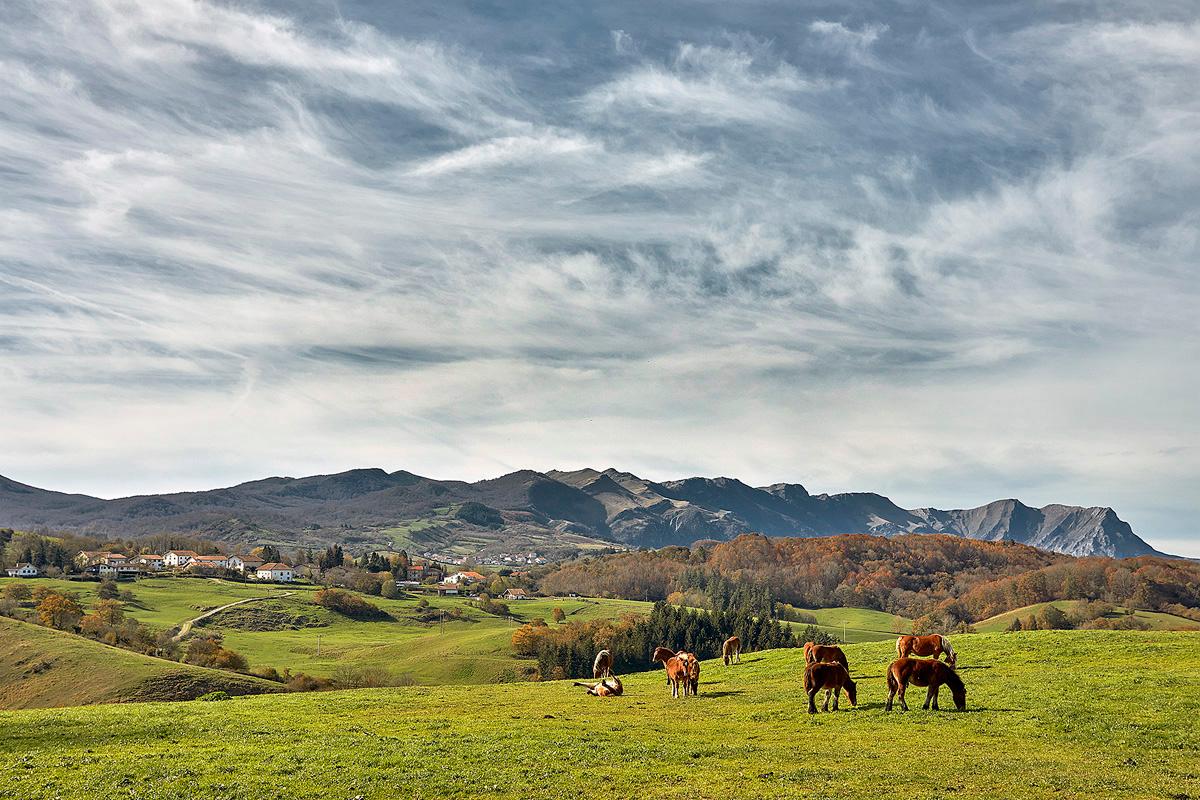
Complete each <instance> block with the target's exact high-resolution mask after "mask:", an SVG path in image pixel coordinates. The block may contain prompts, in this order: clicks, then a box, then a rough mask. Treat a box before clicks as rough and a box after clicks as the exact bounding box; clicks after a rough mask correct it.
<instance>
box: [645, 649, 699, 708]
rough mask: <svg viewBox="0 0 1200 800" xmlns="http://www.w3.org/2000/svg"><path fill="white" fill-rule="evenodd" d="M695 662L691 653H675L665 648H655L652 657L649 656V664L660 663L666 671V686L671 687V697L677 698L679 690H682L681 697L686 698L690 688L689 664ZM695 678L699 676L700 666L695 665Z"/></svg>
mask: <svg viewBox="0 0 1200 800" xmlns="http://www.w3.org/2000/svg"><path fill="white" fill-rule="evenodd" d="M694 660H696V657H695V656H693V655H692V654H691V653H676V652H675V651H674V650H671V649H668V648H666V647H656V648H655V649H654V655H652V656H650V662H651V663H654V662H655V661H661V662H662V664H663V666H664V667H666V669H667V685H668V686H670V687H671V697H679V692H680V689H681V688H682V690H683V696H684V697H687V695H688V689H689V688H691V664H690V663H689V662H691V661H694ZM695 669H696V677H697V679H699V676H700V664H699V662H697V663H696V667H695Z"/></svg>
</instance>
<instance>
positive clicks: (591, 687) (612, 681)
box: [575, 675, 625, 697]
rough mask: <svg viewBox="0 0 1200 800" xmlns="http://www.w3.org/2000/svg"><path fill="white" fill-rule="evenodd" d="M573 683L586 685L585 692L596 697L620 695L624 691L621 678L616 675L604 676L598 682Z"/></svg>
mask: <svg viewBox="0 0 1200 800" xmlns="http://www.w3.org/2000/svg"><path fill="white" fill-rule="evenodd" d="M575 685H576V686H583V687H586V688H587V693H588V694H590V695H595V696H596V697H620V696H621V694H622V693H623V692H624V691H625V689H624V687H623V686H621V679H620V678H618V677H617V676H616V675H613V676H612V677H607V678H604V679H603V680H601V681H600V682H598V683H583V682H582V681H575Z"/></svg>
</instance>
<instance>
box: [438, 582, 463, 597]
mask: <svg viewBox="0 0 1200 800" xmlns="http://www.w3.org/2000/svg"><path fill="white" fill-rule="evenodd" d="M435 588H436V589H437V593H438V594H440V595H447V594H458V593H459V588H458V584H457V583H439V584H438V585H437V586H436V587H435Z"/></svg>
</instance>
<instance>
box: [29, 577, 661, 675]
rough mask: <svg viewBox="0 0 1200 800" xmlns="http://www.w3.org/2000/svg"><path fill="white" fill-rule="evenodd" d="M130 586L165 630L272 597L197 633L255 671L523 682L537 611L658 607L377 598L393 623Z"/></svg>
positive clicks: (199, 587)
mask: <svg viewBox="0 0 1200 800" xmlns="http://www.w3.org/2000/svg"><path fill="white" fill-rule="evenodd" d="M26 583H27V584H29V585H31V586H33V585H37V584H44V585H49V586H52V587H54V588H57V589H60V590H65V591H73V592H77V593H78V594H79V595H80V599H81V601H82V602H83V603H84V605H85V606H87V605H90V604H91V603H92V602H94V600H95V599H96V597H95V591H96V587H97V585H98V584H96V583H87V582H76V581H64V580H51V579H38V580H30V581H26ZM121 588H122V589H128V590H131V591H132V592H133V593H134V596H135V598H136V602H134V603H131V604H129V605H127V606H126V612H127V613H128V615H129V616H130V617H133V618H134V619H136V620H138V621H139V622H142V623H144V624H145V625H147V626H148V627H150V628H153V629H155V630H167V629H170V628H175V627H178V626H179V625H180V624H182V623H183V622H184V621H186V620H188V619H192V618H193V617H196V616H198V615H199V614H201V613H202V612H204V611H207V610H209V609H212V608H215V607H217V606H222V605H226V604H228V603H232V602H235V601H238V600H243V599H247V598H257V599H259V600H263V602H256V603H253V604H248V605H245V606H241V607H239V609H238V612H239V613H238V614H233V613H232V612H225V613H224V614H222V615H220V616H217V617H215V618H213V619H212V620H211V621H210V622H208V623H207V624H205V625H203V626H200V627H197V628H196V629H195V630H196V632H215V633H220V634H221V636H222V637H223V638H224V640H225V644H226V646H228V647H231V648H232V649H234V650H236V651H237V652H239V653H241V654H242V655H244V656H246V658H247V659H249V661H250V666H251V668H252V669H253V668H255V667H267V666H269V667H274V668H276V669H278V670H280V671H282V670H284V669H285V668H286V669H291V670H292V671H293V672H306V673H309V674H311V675H318V676H322V677H329V676H337V675H340V674H344V673H345V672H346V671H348V670H362V669H371V670H377V671H378V670H382V671H383V672H386V673H388V674H390V675H391V676H392V678H394V679H399V680H411V681H413V682H415V683H420V684H444V683H495V682H497V681H506V680H507V681H514V680H523V679H524V678H525V674H526V673H527V672H528V671H529V670H530V669H532V667H533V666H534V663H535V662H533V661H532V660H529V659H519V658H517V657H515V655H514V654H513V652H512V648H511V647H510V643H511V640H512V634H513V631H514V630H515V629H516V628H517V627H518V626H520V625H521V624H523V623H525V622H527V621H529V620H531V619H533V618H534V617H542V618H544V619H545V620H547V621H548V622H550V621H551V614H552V612H553V610H554V608H555V607H561V608H562V609H563V611H564V612H565V613H566V614H567V619H568V620H588V619H596V618H615V617H618V616H620V615H621V614H623V613H627V612H632V613H649V611H650V608H651V607H652V605H653V604H651V603H644V602H641V601H636V600H605V599H599V600H598V599H591V598H538V599H532V600H519V601H513V602H511V603H509V607H510V608H511V610H512V612H513V615H514V617H515V618H514V619H504V618H501V617H497V616H493V615H490V614H485V613H483V612H482V611H480V610H479V609H477V608H475V607H473V606H471V605H470V604H469V603H468V602H467V600H466V599H465V598H459V597H437V596H423V597H424V600H425V601H426V602H428V604H429V609H428V610H422V609H418V603H419V602H420V598H417V597H410V598H406V599H402V600H388V599H385V598H380V597H370V598H368V599H369V600H370V602H372V603H374V604H375V605H377V606H378V607H380V608H381V609H383V610H384V611H386V612H387V613H388V614H390V615H391V616H392V621H372V622H359V621H355V620H352V619H348V618H346V617H344V616H342V615H340V614H337V613H335V612H332V611H329V610H327V609H325V608H322V607H320V606H318V605H316V604H315V603H313V602H312V596H313V594H314V593H315V592H316V587H313V586H289V587H278V586H264V585H257V584H240V583H233V582H226V581H218V580H205V579H194V578H153V579H148V580H140V581H137V582H135V583H123V584H121ZM285 595H286V596H285ZM259 607H261V608H265V609H270V610H272V611H276V612H279V613H282V614H285V615H290V616H293V617H300V616H303V617H307V618H310V619H313V620H315V621H316V622H317V623H318V625H317V626H313V627H300V628H298V629H296V630H289V629H282V630H245V629H243V628H240V627H236V626H235V625H236V623H235V622H234V620H235V619H236V617H238V616H241V614H240V612H243V611H246V610H249V609H252V608H259ZM456 609H457V611H458V612H459V613H460V614H461V620H458V621H456V620H454V619H453V618H452V617H451V616H450V614H451V612H453V611H454V610H456ZM429 612H433V615H434V616H435V617H436V615H437V612H445V617H446V621H445V622H444V623H443V622H442V621H441V620H440V619H438V620H435V621H432V622H425V621H421V620H420V619H418V617H422V616H424V615H428V614H429ZM551 624H553V623H552V622H551Z"/></svg>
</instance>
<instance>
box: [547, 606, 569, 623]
mask: <svg viewBox="0 0 1200 800" xmlns="http://www.w3.org/2000/svg"><path fill="white" fill-rule="evenodd" d="M550 615H551V616H552V617H554V621H555V622H562V621H563V620H565V619H566V618H567V612H565V611H563V610H562V606H555V607H554V610H553V611H551V612H550Z"/></svg>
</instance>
